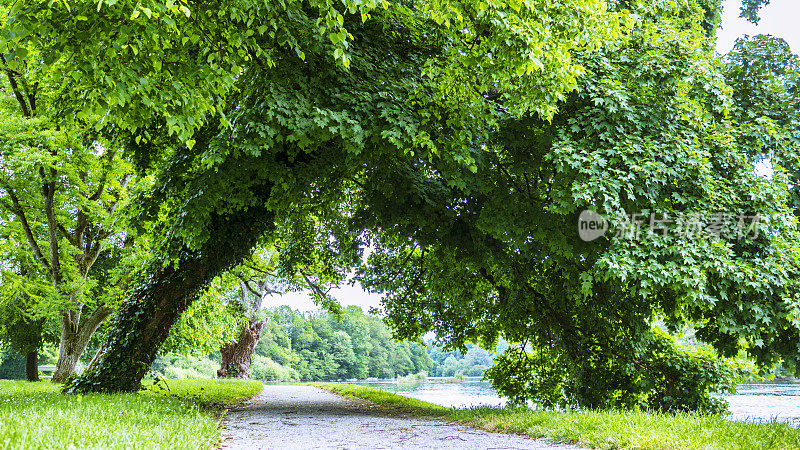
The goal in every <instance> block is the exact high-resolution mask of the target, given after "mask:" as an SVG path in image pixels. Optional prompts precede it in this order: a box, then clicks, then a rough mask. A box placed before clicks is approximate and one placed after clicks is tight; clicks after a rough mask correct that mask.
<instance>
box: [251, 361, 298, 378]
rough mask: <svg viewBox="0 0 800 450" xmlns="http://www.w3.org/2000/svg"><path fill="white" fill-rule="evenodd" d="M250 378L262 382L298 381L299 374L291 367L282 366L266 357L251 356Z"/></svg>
mask: <svg viewBox="0 0 800 450" xmlns="http://www.w3.org/2000/svg"><path fill="white" fill-rule="evenodd" d="M250 378H253V379H254V380H264V381H292V380H299V379H300V374H299V373H298V372H297V371H296V370H294V369H292V368H291V367H286V366H282V365H280V364H278V363H276V362H275V361H273V360H271V359H270V358H267V357H266V356H261V355H253V359H252V362H251V364H250Z"/></svg>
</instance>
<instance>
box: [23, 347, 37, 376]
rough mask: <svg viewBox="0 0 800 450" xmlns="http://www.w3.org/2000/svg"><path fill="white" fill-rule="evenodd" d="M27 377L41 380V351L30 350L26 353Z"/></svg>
mask: <svg viewBox="0 0 800 450" xmlns="http://www.w3.org/2000/svg"><path fill="white" fill-rule="evenodd" d="M25 379H26V380H28V381H39V352H35V351H34V352H28V353H27V354H26V355H25Z"/></svg>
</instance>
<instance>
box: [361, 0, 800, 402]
mask: <svg viewBox="0 0 800 450" xmlns="http://www.w3.org/2000/svg"><path fill="white" fill-rule="evenodd" d="M619 4H620V6H624V5H629V4H630V2H619ZM704 6H706V3H705V2H696V1H682V2H667V1H663V2H661V1H659V2H651V3H649V4H647V5H644V4H641V3H640V4H637V5H636V6H635V7H633V6H631V8H632V10H633V11H632V12H633V13H635V14H637V15H638V17H639V18H640V20H638V21H637V22H636V23H635V25H634V27H633V28H632V29H631V31H630V33H629V34H628V35H627V36H626V39H624V40H623V41H615V42H613V43H611V44H609V45H608V46H606V47H604V48H602V49H599V50H598V51H596V52H593V53H581V52H576V53H577V55H576V57H575V58H576V60H577V61H580V62H581V63H582V66H583V67H584V69H585V74H584V76H582V77H581V78H580V79H579V87H578V89H577V90H576V91H575V92H574V93H573V94H571V95H570V96H568V97H567V98H566V99H565V100H564V101H563V102H562V103H560V104H559V112H558V113H556V115H555V116H554V117H553V120H552V121H543V120H541V118H538V117H535V116H526V115H515V114H508V115H504V116H502V118H503V120H501V122H500V123H499V124H498V126H497V127H496V128H491V130H492V134H491V136H490V137H489V138H488V139H486V140H485V141H481V140H478V141H477V142H475V143H474V144H473V146H474V147H473V148H475V149H476V150H475V151H474V155H475V158H476V165H477V170H475V171H467V170H463V171H462V175H461V176H462V177H463V178H462V180H465V181H466V187H465V188H463V189H458V186H455V187H454V185H453V184H452V177H451V175H450V173H449V172H448V171H447V170H445V169H443V168H441V167H438V166H437V165H436V164H434V163H430V162H428V161H425V160H424V159H411V158H395V159H387V160H386V161H384V162H383V163H382V164H381V165H379V166H374V167H371V168H370V169H369V170H367V171H366V173H365V175H364V178H363V180H361V181H362V183H363V184H364V186H365V187H364V197H365V198H364V200H363V201H364V203H365V204H366V205H367V206H366V207H365V211H364V212H363V215H362V216H361V217H364V218H365V221H366V222H367V223H368V224H369V225H367V226H366V227H365V228H366V229H368V230H371V231H374V233H373V236H374V239H375V243H376V244H375V245H376V248H377V250H376V251H375V252H374V253H373V254H372V255H371V256H370V259H369V264H368V265H367V267H364V268H363V269H362V270H361V272H360V280H361V282H362V285H365V286H368V287H369V288H370V289H372V290H375V291H378V292H383V293H385V294H386V299H385V302H384V310H385V312H386V313H387V314H388V319H389V321H390V323H391V325H392V327H393V328H394V329H396V330H397V332H398V334H399V336H400V337H401V338H414V337H418V336H420V335H423V334H425V333H426V332H429V331H435V332H436V334H437V335H438V336H440V337H441V338H443V340H444V341H445V342H447V344H448V346H449V347H450V348H461V349H463V346H464V345H465V344H466V343H467V342H477V343H482V344H485V345H486V346H487V348H491V347H492V346H493V345H494V344H495V343H496V342H497V340H498V338H499V337H500V336H502V337H504V338H505V339H506V340H508V341H509V343H510V344H512V345H513V346H514V350H510V351H507V352H505V353H504V358H502V359H501V360H500V361H499V362H498V364H497V365H496V366H495V367H494V369H492V371H491V372H489V376H490V377H497V378H496V379H497V382H496V385H497V387H498V389H501V387H500V386H505V387H506V388H507V389H506V390H504V392H505V393H506V394H508V395H510V396H511V397H517V396H519V397H524V398H526V399H531V400H533V401H535V402H537V403H540V404H543V405H564V404H566V405H570V406H582V407H588V408H601V407H603V408H607V407H619V408H630V407H633V406H637V405H638V406H642V407H647V408H651V409H655V410H663V411H671V410H676V411H680V410H684V409H694V408H697V409H701V410H702V409H707V410H710V411H714V410H716V409H717V404H716V402H714V401H713V398H712V397H711V394H712V392H713V391H714V390H716V389H719V388H722V387H724V386H726V385H728V384H729V383H730V382H731V381H732V380H727V381H726V380H724V377H726V376H728V375H733V374H734V373H735V371H732V370H729V369H728V368H726V367H725V364H723V363H720V362H718V361H717V359H718V358H720V357H725V356H727V357H731V356H734V355H736V354H737V353H738V352H739V350H740V349H741V350H742V351H744V352H746V353H747V354H748V355H750V357H752V358H753V359H754V360H755V361H756V362H757V364H758V365H759V366H760V367H762V368H769V367H770V366H771V365H772V364H774V363H775V362H776V360H777V359H778V358H779V357H781V358H784V359H785V360H794V359H796V358H797V355H798V354H799V353H798V346H797V345H798V342H800V322H798V321H797V320H796V317H797V316H796V312H795V311H796V310H797V301H796V297H795V295H796V293H797V283H796V281H795V280H796V277H795V276H793V275H791V274H792V273H796V271H797V270H798V268H799V267H798V261H800V260H799V259H798V250H799V249H800V247H798V235H797V232H796V229H795V225H794V223H795V220H796V219H794V218H793V216H792V213H793V207H792V205H791V203H790V202H789V198H788V192H787V189H786V181H787V180H786V178H785V177H784V176H782V175H781V174H778V175H777V176H776V177H775V178H774V179H771V180H765V179H763V178H759V177H758V176H757V175H756V174H755V173H754V170H753V167H754V164H755V163H756V162H757V159H756V158H754V156H753V152H752V149H754V148H761V146H765V145H767V144H768V143H769V141H770V140H771V139H772V137H771V136H770V135H768V134H762V135H760V136H758V135H756V134H755V133H754V134H753V135H747V137H748V138H751V139H755V140H757V143H756V142H754V141H752V140H750V141H748V140H746V139H743V137H744V136H743V135H744V133H745V132H746V131H747V130H748V128H749V125H748V124H746V123H743V122H742V121H739V120H738V119H737V118H736V117H737V115H738V114H739V112H740V111H742V110H743V109H740V108H742V107H741V106H740V105H738V104H737V103H736V99H735V98H731V95H730V94H731V89H730V87H729V86H728V85H727V84H726V79H725V70H724V67H723V66H722V64H721V63H720V61H718V60H717V57H716V55H715V54H714V52H713V50H712V48H711V46H709V45H708V44H709V42H710V38H711V37H712V36H710V35H709V31H708V30H707V29H706V28H704V27H703V26H702V24H703V23H704V20H705V17H706V14H707V13H708V11H707V10H706V9H705V8H704ZM478 149H483V150H484V151H479V150H478ZM417 167H425V169H426V170H427V171H428V172H427V173H426V172H424V171H421V170H416V169H412V168H417ZM470 172H472V173H471V174H470ZM398 192H401V194H398ZM584 209H590V210H594V211H597V212H599V213H600V214H602V215H603V216H604V217H606V218H607V219H609V220H610V221H612V224H613V229H612V230H611V232H610V233H607V234H606V236H604V237H602V238H600V239H597V240H594V241H590V242H587V241H583V240H581V239H580V238H579V236H578V233H577V222H578V220H577V219H578V214H579V213H580V212H581V210H584ZM651 213H653V214H655V219H656V220H664V219H666V222H662V223H661V225H664V224H666V225H665V228H664V229H661V230H659V229H658V224H656V225H655V226H654V225H653V222H652V221H650V220H648V219H649V218H650V214H651ZM632 214H641V215H640V216H638V219H637V216H630V215H632ZM718 214H729V215H731V216H732V217H737V216H738V217H741V216H743V215H745V214H746V215H759V216H760V217H764V218H765V220H764V224H763V226H762V228H761V233H760V234H758V235H757V236H753V235H750V236H743V233H738V234H737V233H736V232H735V231H734V232H731V230H727V231H725V232H722V233H715V232H714V231H713V228H710V227H706V225H708V224H709V223H708V221H706V222H704V223H703V225H702V229H701V230H698V232H697V233H689V232H681V226H682V225H681V223H682V220H683V218H686V217H690V216H699V217H703V218H713V217H715V215H718ZM630 217H632V220H633V221H637V220H638V221H640V223H638V224H636V223H633V222H630V223H629V221H630V220H631V219H630ZM766 218H769V220H767V219H766ZM626 220H627V221H626ZM734 225H735V222H734ZM658 321H662V322H663V323H665V324H666V327H667V328H668V329H669V330H677V329H681V328H682V327H683V325H684V324H687V323H689V324H693V325H695V326H696V327H697V330H698V331H697V336H698V338H700V339H701V340H702V341H704V342H706V343H709V344H711V345H713V347H714V349H715V350H714V352H713V353H707V352H700V353H691V354H688V353H685V351H684V350H682V349H680V348H679V347H676V346H675V344H674V342H672V341H671V340H670V339H666V338H664V337H663V336H661V335H660V334H659V333H658V332H657V331H656V330H655V328H653V326H652V325H653V324H654V323H656V322H658ZM529 355H532V356H533V358H532V360H531V359H530V358H529ZM679 367H680V368H683V370H675V368H679ZM689 367H693V368H692V369H689ZM518 373H519V375H520V378H521V380H520V382H519V383H516V382H514V380H517V378H516V374H518ZM675 376H679V377H681V379H680V380H679V381H678V380H676V381H677V385H680V386H681V389H673V387H671V386H670V385H669V383H668V382H669V379H671V378H673V377H675ZM683 377H685V378H683ZM665 381H666V382H667V383H666V384H665ZM665 389H666V391H665ZM512 391H513V392H512ZM681 397H682V398H681Z"/></svg>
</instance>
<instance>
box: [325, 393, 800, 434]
mask: <svg viewBox="0 0 800 450" xmlns="http://www.w3.org/2000/svg"><path fill="white" fill-rule="evenodd" d="M316 386H319V387H322V388H324V389H328V390H330V391H333V392H335V393H338V394H340V395H344V396H350V397H357V398H361V399H365V400H369V401H372V402H375V403H380V404H384V405H388V406H390V407H391V408H392V409H393V410H398V409H399V410H402V411H404V412H406V413H409V414H413V415H417V416H428V417H437V418H441V419H445V420H449V421H453V422H458V423H463V424H469V425H472V426H475V427H478V428H483V429H485V430H490V431H500V432H507V433H519V434H525V435H529V436H533V437H536V438H541V439H544V440H546V441H549V442H553V443H570V444H576V445H580V446H584V447H591V448H603V449H615V448H631V449H756V448H757V449H768V448H774V449H800V430H798V429H796V428H792V427H790V426H789V425H787V424H780V423H767V424H752V423H739V422H731V421H728V420H725V419H724V418H722V417H719V416H704V415H695V414H678V415H671V414H655V413H648V412H641V411H590V412H548V411H531V410H528V409H499V408H474V409H451V408H444V407H442V406H438V405H432V404H430V403H426V402H423V401H420V400H416V399H411V398H408V397H403V396H401V395H397V394H392V393H389V392H386V391H382V390H378V389H372V388H368V387H364V386H356V385H348V384H330V383H318V384H316Z"/></svg>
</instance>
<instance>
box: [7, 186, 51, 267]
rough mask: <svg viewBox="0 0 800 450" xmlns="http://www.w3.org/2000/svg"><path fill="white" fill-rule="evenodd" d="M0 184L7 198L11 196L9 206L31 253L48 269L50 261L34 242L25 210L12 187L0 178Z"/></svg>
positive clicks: (34, 238)
mask: <svg viewBox="0 0 800 450" xmlns="http://www.w3.org/2000/svg"><path fill="white" fill-rule="evenodd" d="M0 186H2V187H3V189H5V191H6V193H8V196H9V198H11V202H12V203H13V206H14V207H13V208H10V209H11V212H13V213H14V214H16V215H17V217H18V218H19V221H20V223H21V224H22V230H23V231H24V232H25V238H26V239H27V240H28V245H30V247H31V250H33V255H34V256H35V257H36V260H37V261H39V264H41V265H42V266H44V268H45V270H50V263H48V262H47V259H45V257H44V254H43V253H42V249H41V248H40V247H39V243H38V242H36V237H35V236H34V235H33V231H32V230H31V225H30V223H29V222H28V218H27V217H26V216H25V210H24V209H23V208H22V205H21V204H20V202H19V198H18V197H17V195H16V193H15V192H14V189H12V188H11V186H9V185H8V184H7V183H6V182H5V180H3V179H2V178H0Z"/></svg>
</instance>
